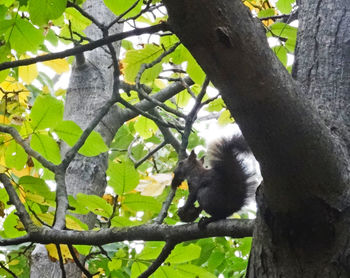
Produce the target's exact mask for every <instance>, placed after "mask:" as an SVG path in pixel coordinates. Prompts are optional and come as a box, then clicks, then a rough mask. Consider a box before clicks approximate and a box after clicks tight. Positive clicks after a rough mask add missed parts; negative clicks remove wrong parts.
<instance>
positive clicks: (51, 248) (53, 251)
mask: <svg viewBox="0 0 350 278" xmlns="http://www.w3.org/2000/svg"><path fill="white" fill-rule="evenodd" d="M60 249H61V253H62V257H63V262H64V263H67V261H68V260H70V261H73V257H72V255H71V253H70V252H69V249H68V246H67V245H66V244H60ZM46 250H47V252H48V253H49V257H50V259H51V261H53V262H55V261H58V260H59V257H58V252H57V248H56V245H55V244H47V245H46ZM76 253H77V252H76ZM77 256H79V254H78V253H77Z"/></svg>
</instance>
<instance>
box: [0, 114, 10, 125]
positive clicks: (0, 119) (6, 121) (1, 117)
mask: <svg viewBox="0 0 350 278" xmlns="http://www.w3.org/2000/svg"><path fill="white" fill-rule="evenodd" d="M0 123H2V124H9V123H10V120H9V118H7V117H6V116H5V115H0Z"/></svg>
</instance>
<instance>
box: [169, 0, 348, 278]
mask: <svg viewBox="0 0 350 278" xmlns="http://www.w3.org/2000/svg"><path fill="white" fill-rule="evenodd" d="M163 2H164V3H165V5H166V7H167V9H168V13H169V22H170V24H171V26H172V28H173V30H174V32H175V33H176V34H177V35H178V37H179V38H180V40H181V41H182V43H183V44H184V45H185V46H186V47H187V48H188V49H189V50H190V52H191V53H192V54H193V55H194V57H195V58H196V60H197V61H198V63H199V64H200V65H201V67H202V68H203V69H204V71H205V72H206V73H207V74H208V76H209V78H210V80H211V81H212V82H213V83H214V85H215V86H216V87H217V88H218V89H219V90H220V92H221V94H222V96H223V98H224V100H225V102H226V104H227V106H228V108H229V109H230V111H231V113H232V115H233V116H234V118H235V119H236V121H237V122H238V124H239V125H240V128H241V130H242V132H243V134H244V136H245V138H246V139H247V141H248V143H249V145H250V146H251V148H252V150H253V152H254V155H255V156H256V158H257V160H258V161H259V163H260V165H261V171H262V175H263V178H264V184H263V185H261V186H260V188H259V189H258V192H257V202H258V215H257V220H256V225H255V232H254V239H253V247H252V251H251V257H250V263H249V267H248V274H247V277H269V278H271V277H349V276H350V263H349V260H348V257H349V250H350V249H349V243H348V242H349V233H348V231H349V228H350V227H349V224H350V215H349V209H348V207H349V201H350V199H349V184H350V182H349V181H350V163H349V138H350V137H349V122H350V121H349V88H350V83H349V82H350V78H349V74H350V66H349V61H350V60H349V53H350V52H349V27H350V25H349V20H350V13H349V10H348V7H347V5H345V4H344V1H340V0H335V1H333V0H332V1H330V0H329V1H321V0H318V1H299V3H298V5H299V20H300V30H299V33H298V42H297V49H296V65H295V68H294V70H293V77H294V79H293V78H292V76H291V75H290V74H289V73H288V72H287V71H286V70H285V69H284V67H283V66H282V64H281V63H280V62H279V61H278V59H277V58H276V57H275V55H274V54H273V52H272V51H271V50H270V49H269V47H268V45H267V41H266V36H265V34H264V29H263V28H262V25H261V23H260V22H259V21H258V20H257V19H254V18H253V17H252V16H251V13H250V11H249V10H248V9H247V8H246V7H245V6H244V5H243V4H242V2H241V1H232V0H222V1H212V0H196V1H194V0H164V1H163ZM193 30H196V31H195V32H194V31H193Z"/></svg>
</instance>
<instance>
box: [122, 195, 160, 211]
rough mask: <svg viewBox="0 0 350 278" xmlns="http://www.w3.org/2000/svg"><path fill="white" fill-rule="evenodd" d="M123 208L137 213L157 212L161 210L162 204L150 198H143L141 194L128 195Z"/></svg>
mask: <svg viewBox="0 0 350 278" xmlns="http://www.w3.org/2000/svg"><path fill="white" fill-rule="evenodd" d="M122 206H123V207H124V209H127V210H131V211H135V212H137V211H145V212H157V211H159V210H160V208H161V203H160V202H158V201H157V200H156V199H154V198H152V197H149V196H142V195H140V194H126V195H125V199H124V201H123V203H122Z"/></svg>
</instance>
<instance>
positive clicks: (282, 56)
mask: <svg viewBox="0 0 350 278" xmlns="http://www.w3.org/2000/svg"><path fill="white" fill-rule="evenodd" d="M272 50H273V52H274V53H275V54H276V56H277V57H278V59H279V60H280V61H281V63H282V64H283V65H284V66H285V67H286V66H287V61H288V56H287V53H288V52H287V49H286V48H285V47H284V46H283V45H280V46H275V47H273V48H272Z"/></svg>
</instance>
